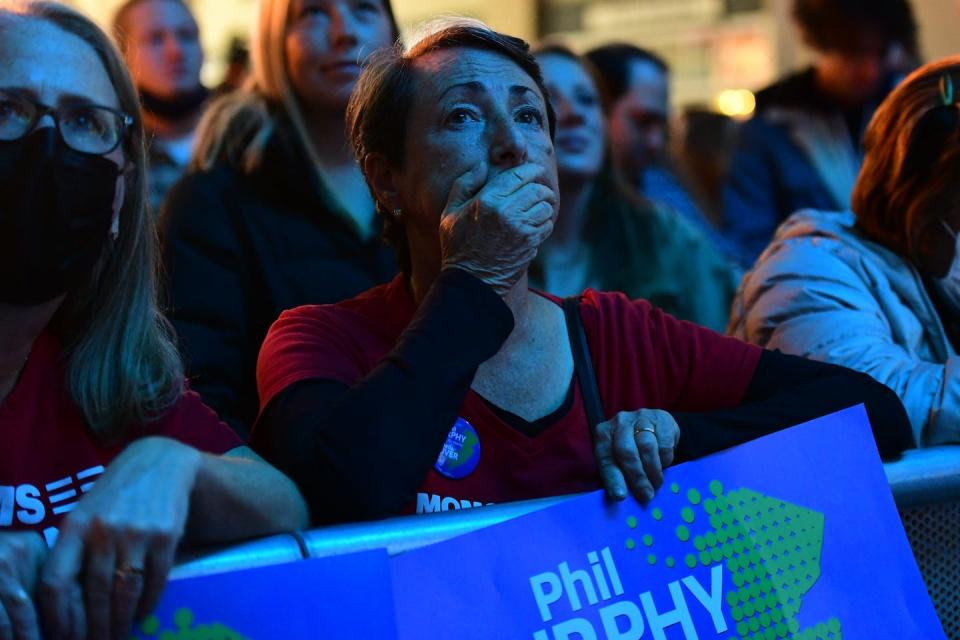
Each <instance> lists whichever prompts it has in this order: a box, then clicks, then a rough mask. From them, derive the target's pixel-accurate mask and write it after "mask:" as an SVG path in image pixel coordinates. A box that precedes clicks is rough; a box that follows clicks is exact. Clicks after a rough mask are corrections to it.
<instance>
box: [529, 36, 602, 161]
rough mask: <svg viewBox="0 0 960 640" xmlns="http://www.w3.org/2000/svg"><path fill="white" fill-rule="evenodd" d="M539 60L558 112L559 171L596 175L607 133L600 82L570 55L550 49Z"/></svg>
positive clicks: (555, 109) (557, 148)
mask: <svg viewBox="0 0 960 640" xmlns="http://www.w3.org/2000/svg"><path fill="white" fill-rule="evenodd" d="M537 61H538V62H539V63H540V68H541V69H542V70H543V79H544V82H546V85H547V89H548V90H549V91H550V100H551V101H552V102H553V108H554V111H556V114H557V135H556V140H555V142H554V147H555V149H556V153H557V171H558V173H559V174H560V177H561V178H567V177H573V178H581V179H588V180H589V179H592V178H593V177H594V176H596V175H597V174H598V173H599V172H600V168H601V166H602V164H603V155H604V144H605V133H606V132H605V128H606V126H605V122H604V116H603V106H602V104H601V101H600V93H599V91H598V90H597V86H596V84H595V83H594V81H593V78H592V77H591V76H590V74H589V73H587V70H586V69H584V67H583V65H581V64H580V63H579V62H578V61H577V60H575V59H573V58H571V57H569V56H566V55H562V54H558V53H550V52H547V53H544V54H540V55H538V56H537Z"/></svg>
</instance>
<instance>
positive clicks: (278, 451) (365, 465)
mask: <svg viewBox="0 0 960 640" xmlns="http://www.w3.org/2000/svg"><path fill="white" fill-rule="evenodd" d="M512 327H513V320H512V315H511V313H510V311H509V309H508V308H507V307H506V305H505V304H504V303H503V302H502V300H501V299H500V298H499V297H498V296H497V295H496V294H494V293H493V291H492V289H490V288H489V287H488V286H487V285H484V284H483V283H481V282H480V281H479V280H476V279H475V278H473V277H471V276H469V275H467V274H465V273H463V272H459V273H450V272H445V273H444V274H442V275H441V276H440V278H438V280H437V281H436V282H435V283H434V285H433V287H431V290H430V292H429V293H428V295H427V297H426V298H425V299H424V301H423V303H422V304H421V306H420V309H419V310H418V312H417V315H416V316H415V318H414V320H413V321H412V322H411V323H410V325H409V326H408V328H407V329H406V330H405V331H404V333H403V334H402V335H401V337H400V339H399V340H398V342H397V345H396V347H395V348H394V350H393V351H392V352H391V353H390V354H389V355H388V356H387V357H386V358H385V359H384V360H383V361H382V362H381V363H380V364H379V365H378V366H377V367H376V368H375V369H374V370H373V371H372V372H371V373H370V374H368V375H367V376H366V377H364V378H363V379H362V380H361V381H359V382H358V383H356V384H355V385H353V386H352V387H348V386H347V385H345V384H342V383H338V382H335V381H330V380H307V381H303V382H300V383H298V384H295V385H293V386H291V387H289V388H287V389H286V390H285V391H283V392H282V393H281V394H280V395H279V396H278V397H277V398H275V399H274V400H273V401H272V402H271V403H270V405H269V406H268V407H267V408H266V410H265V411H264V414H263V416H261V419H260V422H259V423H258V425H257V428H256V429H255V431H254V436H253V444H254V447H255V448H256V449H257V451H259V452H260V453H262V455H263V456H264V457H265V458H266V459H267V460H270V461H271V462H273V463H274V464H276V465H277V466H278V467H279V468H281V469H283V470H284V471H285V472H286V473H288V474H290V476H291V477H292V478H293V479H294V480H295V481H296V482H297V484H298V485H299V486H300V488H301V490H302V491H303V492H304V495H305V496H306V497H307V500H308V503H309V505H310V509H311V513H312V516H313V519H314V520H315V521H317V522H335V521H343V520H361V519H372V518H381V517H385V516H388V515H392V514H395V513H398V512H399V511H400V510H402V509H403V507H404V506H405V505H406V504H408V503H409V502H410V501H412V500H413V496H414V494H415V492H416V489H417V487H419V486H420V484H421V483H422V482H423V480H424V478H425V477H426V475H427V473H428V472H429V470H430V468H431V466H432V465H433V463H434V462H435V461H436V458H437V455H438V454H439V452H440V449H441V447H442V446H443V442H444V440H445V438H446V436H447V433H448V432H449V430H450V427H451V426H452V425H453V423H454V421H455V420H456V417H457V413H458V411H459V409H460V406H461V404H462V403H463V399H464V397H465V396H466V394H467V392H468V391H469V389H470V384H471V382H472V381H473V376H474V374H475V373H476V370H477V367H478V366H479V365H480V364H481V363H482V362H484V361H485V360H487V359H489V358H490V357H491V356H493V355H494V354H495V353H496V352H497V350H499V348H500V346H501V345H502V343H503V341H504V340H505V339H506V337H507V336H508V335H509V333H510V331H511V330H512Z"/></svg>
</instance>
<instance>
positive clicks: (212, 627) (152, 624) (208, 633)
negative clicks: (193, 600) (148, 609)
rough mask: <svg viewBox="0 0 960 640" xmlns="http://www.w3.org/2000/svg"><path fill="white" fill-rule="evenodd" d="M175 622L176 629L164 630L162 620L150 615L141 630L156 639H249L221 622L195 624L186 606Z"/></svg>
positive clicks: (177, 615)
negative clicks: (161, 625) (161, 627)
mask: <svg viewBox="0 0 960 640" xmlns="http://www.w3.org/2000/svg"><path fill="white" fill-rule="evenodd" d="M173 622H174V624H175V625H176V627H177V628H176V630H175V631H162V630H161V629H160V620H158V619H157V617H156V616H150V617H148V618H147V619H146V620H144V621H143V624H141V625H140V631H141V632H142V633H143V635H144V637H146V638H156V640H249V639H248V638H247V637H245V636H242V635H240V634H239V633H237V632H236V631H234V630H233V629H230V628H229V627H227V626H225V625H222V624H220V623H219V622H214V623H211V624H199V625H197V626H193V622H194V616H193V612H192V611H190V609H186V608H183V609H178V610H177V612H176V613H175V614H174V616H173ZM132 640H136V639H132Z"/></svg>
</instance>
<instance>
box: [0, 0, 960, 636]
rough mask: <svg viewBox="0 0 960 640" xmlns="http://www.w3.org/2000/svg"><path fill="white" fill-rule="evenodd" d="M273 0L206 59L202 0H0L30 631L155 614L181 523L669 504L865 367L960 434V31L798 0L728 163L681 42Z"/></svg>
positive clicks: (906, 13)
mask: <svg viewBox="0 0 960 640" xmlns="http://www.w3.org/2000/svg"><path fill="white" fill-rule="evenodd" d="M258 6H259V13H258V16H257V21H256V26H255V28H254V31H253V33H252V39H251V45H250V58H251V68H250V74H249V77H248V78H247V79H246V81H244V82H243V84H242V86H240V87H238V88H237V87H234V86H233V85H234V83H235V82H234V80H231V81H230V82H228V83H225V85H224V87H221V88H220V89H218V90H217V91H216V92H211V91H208V90H207V89H206V88H205V87H204V86H203V84H201V82H200V75H199V70H200V65H201V63H202V60H203V56H202V51H201V48H200V44H199V31H198V28H197V23H196V21H195V20H194V18H193V15H192V14H191V11H190V8H189V6H188V5H187V4H186V2H184V0H127V1H126V2H125V3H124V4H123V5H122V6H121V7H120V9H119V10H118V12H117V14H116V17H115V20H114V22H113V25H112V28H113V34H112V36H108V35H107V34H106V33H105V32H104V31H102V30H101V29H100V28H99V27H98V26H97V25H95V24H94V23H93V22H92V21H91V20H89V19H88V18H86V17H85V16H83V15H82V14H80V13H78V12H76V11H75V10H73V9H70V8H68V7H66V6H64V5H61V4H58V3H56V2H49V1H42V0H0V59H2V60H3V61H4V64H3V65H2V66H0V431H2V433H3V434H4V435H3V446H2V447H0V638H16V639H17V640H24V639H32V638H39V637H40V633H41V630H42V632H43V633H44V634H45V635H44V637H52V638H84V637H91V638H119V637H129V633H130V630H131V628H132V625H133V623H134V622H135V621H136V620H139V619H141V618H142V617H143V616H145V615H146V614H147V613H149V611H150V610H151V609H152V607H153V606H155V604H156V603H157V601H158V598H159V596H160V594H161V592H162V590H163V586H164V584H165V581H166V577H167V574H168V573H169V570H170V568H171V566H172V564H173V562H174V560H175V556H176V552H177V550H178V549H179V548H181V547H183V546H184V545H190V544H209V543H223V542H227V541H230V540H238V539H243V538H249V537H254V536H260V535H265V534H268V533H273V532H282V531H292V530H296V529H302V528H306V527H307V526H310V525H322V524H329V523H338V522H349V521H357V520H369V519H377V518H385V517H389V516H394V515H400V514H419V513H429V512H433V511H441V510H446V509H447V508H448V507H447V506H446V505H449V504H456V505H457V506H458V508H460V507H461V506H482V505H486V504H490V503H497V502H505V501H510V500H521V499H528V498H536V497H542V496H547V495H560V494H566V493H575V492H581V491H590V490H595V489H604V490H605V491H606V493H607V495H608V496H609V498H610V499H611V500H622V499H626V498H628V497H631V499H636V500H638V501H640V502H641V503H647V502H649V501H650V500H651V499H652V498H653V497H654V495H655V493H656V491H657V490H658V489H659V488H660V486H661V485H662V483H663V479H664V469H665V468H666V467H668V466H670V465H671V464H674V463H676V462H678V461H684V460H692V459H696V458H698V457H701V456H704V455H707V454H709V453H712V452H715V451H719V450H722V449H725V448H728V447H731V446H734V445H737V444H740V443H743V442H746V441H748V440H751V439H754V438H757V437H761V436H764V435H767V434H770V433H773V432H775V431H777V430H780V429H784V428H787V427H790V426H793V425H795V424H799V423H802V422H805V421H807V420H811V419H814V418H816V417H819V416H822V415H825V414H828V413H830V412H833V411H836V410H840V409H843V408H846V407H849V406H852V405H856V404H861V403H862V404H864V405H865V407H866V410H867V413H868V415H869V417H870V421H871V426H872V429H873V434H874V439H875V443H876V446H877V448H878V450H879V452H880V454H881V456H882V457H884V458H885V459H889V458H893V457H895V456H897V455H898V454H899V453H901V452H902V451H904V450H905V449H908V448H911V447H914V446H929V445H936V444H943V443H957V442H960V373H958V371H957V369H958V366H960V359H958V356H957V348H958V347H960V322H958V321H960V239H958V237H960V236H958V234H960V151H958V149H960V144H958V143H960V106H958V105H960V57H954V58H948V59H945V60H940V61H935V62H931V63H929V64H926V65H923V66H921V63H920V60H919V56H918V55H917V50H918V47H917V42H916V27H915V23H914V21H913V17H912V13H911V11H910V7H909V5H908V4H907V0H881V1H878V0H794V2H793V9H794V15H795V17H796V21H797V23H798V25H799V28H800V29H801V32H802V34H803V37H804V39H805V41H806V42H807V43H808V44H809V45H810V46H811V47H812V48H813V49H814V50H815V51H816V52H817V57H816V62H815V63H814V66H813V67H811V68H810V69H809V70H807V71H804V72H801V73H799V74H797V75H795V76H792V77H790V78H788V79H786V80H784V81H782V82H780V83H778V84H776V85H774V86H773V87H771V88H770V89H768V90H765V91H763V92H761V93H760V94H759V96H758V104H759V111H758V113H757V115H756V116H755V117H754V118H753V119H752V120H750V121H749V122H748V123H746V124H745V125H743V126H740V127H739V132H738V133H739V135H738V137H737V138H736V143H735V146H734V145H733V143H732V142H730V143H727V144H725V145H720V146H727V147H729V149H728V151H729V153H728V154H727V157H726V158H725V159H723V160H722V161H720V162H719V164H717V167H719V168H717V169H710V170H706V169H705V170H704V171H702V172H695V171H691V170H689V169H690V168H691V167H694V166H701V167H706V166H707V165H708V164H710V163H711V162H713V159H706V158H700V157H698V148H699V147H698V146H697V145H696V144H686V145H684V148H685V149H686V151H685V153H684V154H681V155H680V157H679V159H674V158H676V156H674V155H673V154H671V151H670V150H671V145H670V139H671V136H670V122H671V116H670V112H669V104H670V103H669V67H668V65H667V64H666V62H665V61H664V60H663V59H661V58H660V57H659V56H657V55H656V54H655V53H653V52H650V51H647V50H644V49H641V48H638V47H636V46H633V45H629V44H610V45H606V46H602V47H599V48H597V49H594V50H592V51H589V52H587V53H586V54H585V55H582V56H581V55H578V54H577V53H575V52H574V51H572V50H571V49H569V48H566V47H565V46H563V45H560V44H557V43H544V44H541V45H537V46H534V47H532V48H531V46H530V45H529V44H528V43H526V42H524V41H523V40H520V39H518V38H516V37H513V36H511V35H509V34H504V33H499V32H496V31H494V30H492V29H490V28H489V27H487V26H485V25H484V24H482V23H479V22H476V21H472V20H468V19H445V20H441V21H437V22H433V23H430V24H428V25H426V26H425V27H423V28H422V29H421V30H420V31H418V32H416V33H414V34H412V35H411V36H409V37H407V38H406V39H405V41H401V39H400V30H399V28H398V25H397V22H396V20H395V18H394V15H393V11H392V8H391V6H390V3H389V0H365V1H363V2H358V1H354V0H259V3H258ZM238 73H239V72H238ZM888 93H889V94H890V95H889V96H888V95H887V94H888ZM874 112H875V113H874ZM691 122H693V120H691ZM696 122H697V123H699V125H700V126H704V127H706V126H712V127H714V128H717V127H719V128H721V129H722V133H720V134H718V136H716V139H717V140H727V141H732V140H734V137H733V136H731V135H730V134H729V132H730V131H733V130H735V129H734V127H735V125H734V123H732V122H730V121H725V120H723V119H722V118H719V117H715V116H713V114H700V115H699V116H698V119H697V121H696ZM706 153H707V152H706V150H704V154H706ZM721 155H723V152H721V151H718V152H717V154H716V157H718V158H719V157H720V156H721ZM698 173H699V175H701V176H703V175H709V176H710V180H709V184H707V185H705V184H703V183H702V182H701V183H699V184H698V183H697V181H696V180H695V176H696V175H698ZM778 226H779V228H778ZM758 255H759V258H758V259H757V256H758ZM728 323H729V326H728ZM724 333H727V334H728V335H724Z"/></svg>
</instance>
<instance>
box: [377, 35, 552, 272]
mask: <svg viewBox="0 0 960 640" xmlns="http://www.w3.org/2000/svg"><path fill="white" fill-rule="evenodd" d="M414 69H415V77H416V82H415V87H414V99H413V103H412V105H411V109H410V115H409V119H408V124H407V133H406V144H405V149H404V161H403V166H402V167H401V168H400V169H398V170H396V177H395V180H394V184H395V187H396V190H397V195H398V200H399V202H400V203H401V206H402V208H403V210H404V220H405V225H406V227H407V236H408V239H409V240H410V244H411V250H412V251H413V253H414V261H416V260H417V255H416V254H417V245H420V244H421V243H420V242H418V241H417V240H418V238H417V237H411V236H419V239H421V240H425V242H424V243H423V245H427V246H429V245H430V243H431V242H433V243H435V242H436V240H435V239H436V236H437V233H438V231H437V229H438V225H439V220H440V215H441V213H442V212H443V210H444V208H445V205H446V203H447V199H448V196H449V194H450V188H451V186H452V185H453V183H454V181H455V180H456V179H457V178H458V177H460V176H461V175H463V174H464V173H466V172H467V171H468V170H469V169H471V168H472V167H476V166H479V165H483V166H485V167H486V172H487V178H486V181H487V182H489V181H490V179H491V178H493V177H494V176H496V175H498V174H500V173H503V172H505V171H508V170H510V169H512V168H514V167H518V166H520V165H522V164H526V163H530V164H536V165H539V166H541V167H543V169H544V171H543V177H542V178H541V179H540V180H538V181H539V182H542V183H543V184H545V185H546V186H548V187H550V188H552V189H553V190H554V192H557V191H558V190H557V166H556V160H555V157H554V153H553V143H552V141H551V140H550V130H549V125H548V123H547V111H546V100H545V98H544V96H543V94H542V93H541V91H540V89H539V88H538V87H537V84H536V82H534V81H533V78H531V77H530V76H529V75H527V73H526V72H524V71H523V69H521V68H520V67H518V66H517V65H516V63H514V62H513V61H512V60H510V59H509V58H507V57H506V56H503V55H501V54H498V53H493V52H491V51H484V50H478V49H465V48H456V49H445V50H440V51H434V52H432V53H429V54H427V55H425V56H423V57H421V58H419V59H417V61H416V62H415V65H414Z"/></svg>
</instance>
